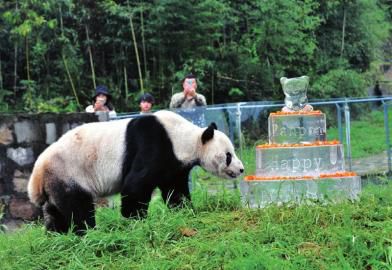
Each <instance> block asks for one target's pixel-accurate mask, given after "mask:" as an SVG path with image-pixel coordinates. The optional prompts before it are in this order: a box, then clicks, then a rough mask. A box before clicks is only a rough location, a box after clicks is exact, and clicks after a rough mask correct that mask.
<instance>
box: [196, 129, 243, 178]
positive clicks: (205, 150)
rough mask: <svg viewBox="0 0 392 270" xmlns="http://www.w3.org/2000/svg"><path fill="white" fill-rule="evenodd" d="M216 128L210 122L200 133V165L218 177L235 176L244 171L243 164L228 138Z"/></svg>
mask: <svg viewBox="0 0 392 270" xmlns="http://www.w3.org/2000/svg"><path fill="white" fill-rule="evenodd" d="M216 129H217V127H216V125H215V123H211V125H210V126H209V127H208V128H207V129H205V130H204V131H203V133H202V135H201V143H202V150H201V157H200V165H201V166H202V167H203V168H204V169H206V170H207V171H209V172H211V173H212V174H214V175H216V176H218V177H222V178H236V177H238V176H239V175H241V174H242V173H243V172H244V165H243V164H242V162H241V160H239V159H238V157H237V155H236V154H235V152H234V147H233V144H232V143H231V141H230V140H229V138H228V137H227V136H226V135H225V134H224V133H222V132H220V131H218V130H216Z"/></svg>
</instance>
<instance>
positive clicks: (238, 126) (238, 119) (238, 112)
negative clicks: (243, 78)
mask: <svg viewBox="0 0 392 270" xmlns="http://www.w3.org/2000/svg"><path fill="white" fill-rule="evenodd" d="M241 104H243V102H238V103H237V110H236V116H237V117H236V119H237V120H236V121H237V128H238V143H239V144H240V158H241V159H242V136H241Z"/></svg>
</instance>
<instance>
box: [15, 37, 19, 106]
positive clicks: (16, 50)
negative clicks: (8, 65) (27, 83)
mask: <svg viewBox="0 0 392 270" xmlns="http://www.w3.org/2000/svg"><path fill="white" fill-rule="evenodd" d="M17 82H18V43H17V42H16V41H15V44H14V100H16V84H17Z"/></svg>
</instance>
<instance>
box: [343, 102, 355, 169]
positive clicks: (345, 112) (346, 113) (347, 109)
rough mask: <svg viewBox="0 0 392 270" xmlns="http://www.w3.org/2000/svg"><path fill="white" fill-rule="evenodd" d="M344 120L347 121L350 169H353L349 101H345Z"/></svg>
mask: <svg viewBox="0 0 392 270" xmlns="http://www.w3.org/2000/svg"><path fill="white" fill-rule="evenodd" d="M344 120H345V123H346V147H347V159H348V166H349V170H350V171H352V166H353V164H352V159H351V130H350V126H351V124H350V107H349V106H348V103H347V102H346V103H344Z"/></svg>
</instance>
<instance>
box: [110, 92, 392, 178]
mask: <svg viewBox="0 0 392 270" xmlns="http://www.w3.org/2000/svg"><path fill="white" fill-rule="evenodd" d="M391 101H392V96H387V97H366V98H338V99H329V100H310V101H309V104H311V105H312V106H314V107H315V106H334V107H335V108H336V116H337V118H336V119H337V128H338V136H339V141H341V142H343V133H344V130H345V138H344V140H345V142H346V147H345V148H346V160H347V161H348V166H349V170H351V169H352V153H351V106H352V105H353V104H357V103H379V104H382V106H383V112H384V129H385V137H386V152H387V163H388V173H391V172H392V152H391V140H390V131H389V117H388V108H389V106H391V105H392V102H391ZM283 106H284V103H282V102H276V101H261V102H239V103H228V104H218V105H209V106H205V107H198V108H197V109H192V111H189V110H176V112H178V113H179V114H184V112H185V113H186V114H187V117H186V118H188V120H191V121H192V119H189V116H190V115H192V113H195V114H200V113H202V114H209V115H212V116H210V118H212V119H213V118H214V116H213V115H214V113H217V112H222V111H225V112H226V113H227V114H228V115H229V118H230V119H231V120H234V121H235V124H234V125H230V124H228V127H227V131H226V133H228V135H229V136H230V138H231V139H232V140H233V138H234V137H236V138H237V139H238V144H239V154H240V156H242V151H243V149H242V145H243V141H242V140H243V138H242V136H241V133H242V131H243V130H242V122H243V119H242V116H243V114H244V111H245V110H249V109H252V110H254V109H258V110H261V111H262V110H271V109H274V108H277V110H279V109H280V108H282V107H283ZM134 117H140V114H139V113H137V112H132V113H126V114H119V115H118V116H117V117H115V118H113V119H123V118H134ZM233 118H234V119H233ZM343 119H344V125H343ZM229 121H230V120H229ZM196 124H199V125H200V123H196Z"/></svg>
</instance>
